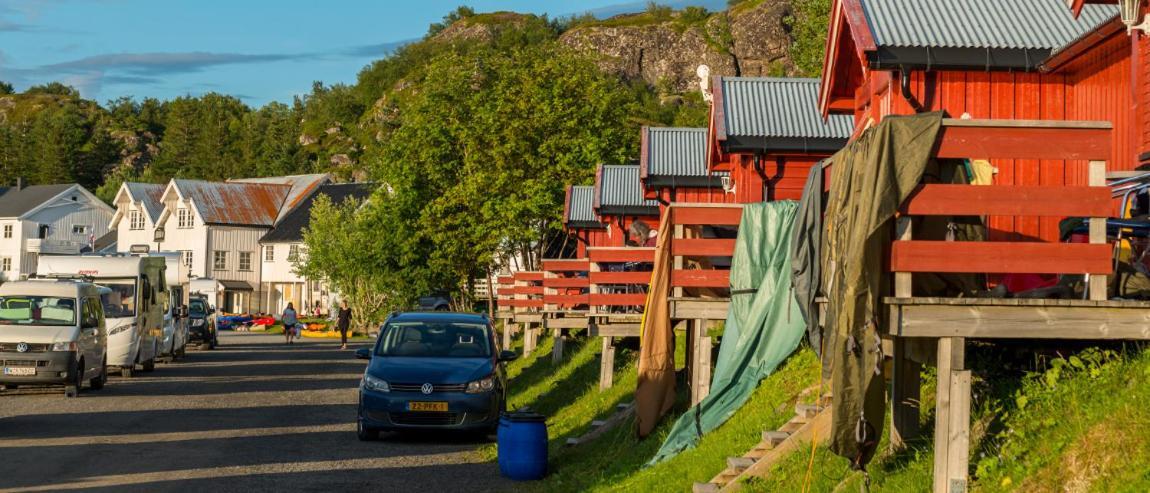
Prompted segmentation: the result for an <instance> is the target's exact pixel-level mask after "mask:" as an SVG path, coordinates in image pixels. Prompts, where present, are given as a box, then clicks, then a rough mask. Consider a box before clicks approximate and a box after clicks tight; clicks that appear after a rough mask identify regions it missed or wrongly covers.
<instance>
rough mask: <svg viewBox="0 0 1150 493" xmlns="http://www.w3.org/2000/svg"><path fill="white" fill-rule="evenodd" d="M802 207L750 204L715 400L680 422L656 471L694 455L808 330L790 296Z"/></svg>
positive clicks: (734, 264) (734, 260) (740, 241)
mask: <svg viewBox="0 0 1150 493" xmlns="http://www.w3.org/2000/svg"><path fill="white" fill-rule="evenodd" d="M797 210H798V204H797V203H795V202H793V201H779V202H769V203H760V204H747V205H745V206H744V207H743V217H742V220H741V221H740V224H739V237H738V239H737V240H736V242H735V254H734V257H733V258H732V261H731V306H730V311H729V312H728V314H727V324H726V327H725V329H724V331H723V342H722V345H721V346H720V348H719V357H718V361H717V362H716V365H715V376H714V378H713V379H712V382H711V393H710V394H709V395H707V397H706V398H705V399H703V400H702V401H701V402H699V404H698V405H696V406H695V407H692V408H691V409H690V410H688V411H687V413H686V414H684V415H683V416H681V417H680V418H679V420H678V421H677V422H675V426H674V427H673V428H672V429H671V433H670V435H668V436H667V440H666V441H665V442H663V446H662V447H661V448H660V449H659V452H658V453H656V454H655V457H654V458H653V459H651V462H650V464H655V463H658V462H661V461H663V460H666V459H669V458H671V457H674V456H675V455H677V454H678V453H679V452H681V451H683V450H686V449H688V448H691V447H693V446H694V445H695V443H696V442H698V440H699V438H700V437H701V436H702V435H703V434H704V433H707V432H709V431H711V430H713V429H715V428H717V427H719V425H721V424H723V423H724V422H726V421H727V420H728V419H730V417H731V416H733V415H734V414H735V411H738V410H739V408H740V407H742V406H743V404H744V403H746V402H747V399H749V398H750V396H751V393H752V392H754V391H755V388H757V387H758V385H759V381H761V380H762V379H763V378H764V377H766V376H767V375H770V374H771V373H772V372H774V371H775V368H777V367H778V366H779V363H782V362H783V360H785V359H786V358H787V356H789V355H790V354H791V353H792V352H793V351H794V350H795V348H796V347H798V345H799V342H800V341H801V340H802V337H803V330H804V328H805V327H806V324H805V323H804V322H803V318H802V316H801V315H800V314H799V311H798V306H797V304H796V303H795V296H794V293H793V291H792V290H791V282H790V277H791V255H790V247H791V230H792V228H793V226H794V223H795V213H796V212H797Z"/></svg>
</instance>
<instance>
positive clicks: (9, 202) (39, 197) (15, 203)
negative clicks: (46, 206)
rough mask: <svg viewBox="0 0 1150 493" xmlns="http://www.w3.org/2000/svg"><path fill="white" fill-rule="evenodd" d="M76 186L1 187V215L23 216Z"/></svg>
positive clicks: (63, 184)
mask: <svg viewBox="0 0 1150 493" xmlns="http://www.w3.org/2000/svg"><path fill="white" fill-rule="evenodd" d="M75 186H77V185H76V184H75V183H62V184H58V185H31V186H26V187H24V188H16V187H5V188H0V217H21V216H23V215H24V214H27V213H28V212H29V211H31V210H32V209H35V208H36V207H39V206H40V204H43V203H44V202H47V201H49V200H52V198H53V197H55V196H57V195H60V194H62V193H64V192H65V191H67V190H68V189H70V188H72V187H75Z"/></svg>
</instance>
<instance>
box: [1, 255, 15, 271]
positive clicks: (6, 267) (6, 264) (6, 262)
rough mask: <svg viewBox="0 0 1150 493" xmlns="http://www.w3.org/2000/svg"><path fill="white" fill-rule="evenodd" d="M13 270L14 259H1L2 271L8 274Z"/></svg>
mask: <svg viewBox="0 0 1150 493" xmlns="http://www.w3.org/2000/svg"><path fill="white" fill-rule="evenodd" d="M10 270H12V257H4V258H0V271H4V272H8V271H10Z"/></svg>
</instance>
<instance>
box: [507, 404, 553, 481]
mask: <svg viewBox="0 0 1150 493" xmlns="http://www.w3.org/2000/svg"><path fill="white" fill-rule="evenodd" d="M497 439H498V444H499V472H500V474H503V476H504V477H506V478H510V479H514V480H516V481H531V480H536V479H543V476H544V475H545V474H547V423H546V418H544V417H543V415H542V414H537V413H528V412H515V413H504V414H503V415H502V416H500V417H499V433H498V436H497Z"/></svg>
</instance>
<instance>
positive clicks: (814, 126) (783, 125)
mask: <svg viewBox="0 0 1150 493" xmlns="http://www.w3.org/2000/svg"><path fill="white" fill-rule="evenodd" d="M720 83H721V84H722V88H721V90H722V96H723V98H722V101H721V104H722V105H723V108H722V110H723V125H724V129H725V131H726V134H727V135H728V136H738V137H771V138H812V139H849V138H850V136H851V131H852V130H853V129H854V117H853V116H851V115H831V116H830V117H828V118H827V119H826V120H823V116H822V114H821V113H819V80H818V79H800V78H781V77H722V78H720Z"/></svg>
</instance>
